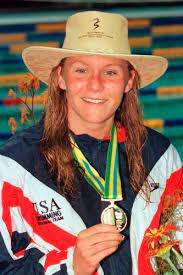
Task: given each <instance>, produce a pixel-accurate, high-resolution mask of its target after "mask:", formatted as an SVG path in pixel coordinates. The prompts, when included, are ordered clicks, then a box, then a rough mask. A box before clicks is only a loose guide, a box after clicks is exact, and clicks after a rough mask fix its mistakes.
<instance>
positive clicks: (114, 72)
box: [104, 70, 117, 76]
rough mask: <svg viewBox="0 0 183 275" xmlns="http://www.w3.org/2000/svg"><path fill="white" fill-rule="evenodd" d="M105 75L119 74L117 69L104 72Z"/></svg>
mask: <svg viewBox="0 0 183 275" xmlns="http://www.w3.org/2000/svg"><path fill="white" fill-rule="evenodd" d="M104 74H105V75H109V76H113V75H117V71H115V70H107V71H105V72H104Z"/></svg>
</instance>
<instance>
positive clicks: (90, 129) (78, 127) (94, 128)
mask: <svg viewBox="0 0 183 275" xmlns="http://www.w3.org/2000/svg"><path fill="white" fill-rule="evenodd" d="M112 125H113V119H111V120H110V121H107V122H106V121H105V122H103V123H88V122H87V121H86V122H84V123H80V124H78V123H77V122H76V121H75V123H71V122H70V123H69V128H70V129H71V130H72V131H73V132H74V133H75V134H76V135H80V134H87V135H89V136H92V137H94V138H96V139H103V138H105V137H107V136H109V135H110V131H111V128H112Z"/></svg>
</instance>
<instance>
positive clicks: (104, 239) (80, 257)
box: [73, 224, 124, 275]
mask: <svg viewBox="0 0 183 275" xmlns="http://www.w3.org/2000/svg"><path fill="white" fill-rule="evenodd" d="M123 239H124V236H123V235H122V234H120V233H119V232H118V230H117V228H116V226H113V225H107V224H97V225H94V226H92V227H90V228H88V229H85V230H83V231H81V232H80V233H79V235H78V239H77V244H76V247H75V250H74V257H73V268H74V274H76V275H92V274H93V273H94V272H95V271H96V269H97V267H98V264H99V263H100V261H101V260H103V259H104V258H105V257H107V256H109V255H111V254H112V253H114V252H115V251H116V250H117V249H118V246H119V245H120V243H121V241H122V240H123Z"/></svg>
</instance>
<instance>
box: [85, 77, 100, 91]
mask: <svg viewBox="0 0 183 275" xmlns="http://www.w3.org/2000/svg"><path fill="white" fill-rule="evenodd" d="M102 87H103V84H102V79H101V76H100V74H98V73H95V74H92V75H90V77H89V79H88V89H89V90H90V91H93V92H99V91H101V90H102Z"/></svg>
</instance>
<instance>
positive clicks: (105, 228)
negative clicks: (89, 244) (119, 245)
mask: <svg viewBox="0 0 183 275" xmlns="http://www.w3.org/2000/svg"><path fill="white" fill-rule="evenodd" d="M104 232H111V233H112V232H113V233H118V230H117V227H116V226H114V225H109V224H96V225H94V226H91V227H89V228H88V229H85V230H83V231H81V232H80V233H79V235H78V237H79V238H88V237H90V236H91V235H94V234H96V233H104Z"/></svg>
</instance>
